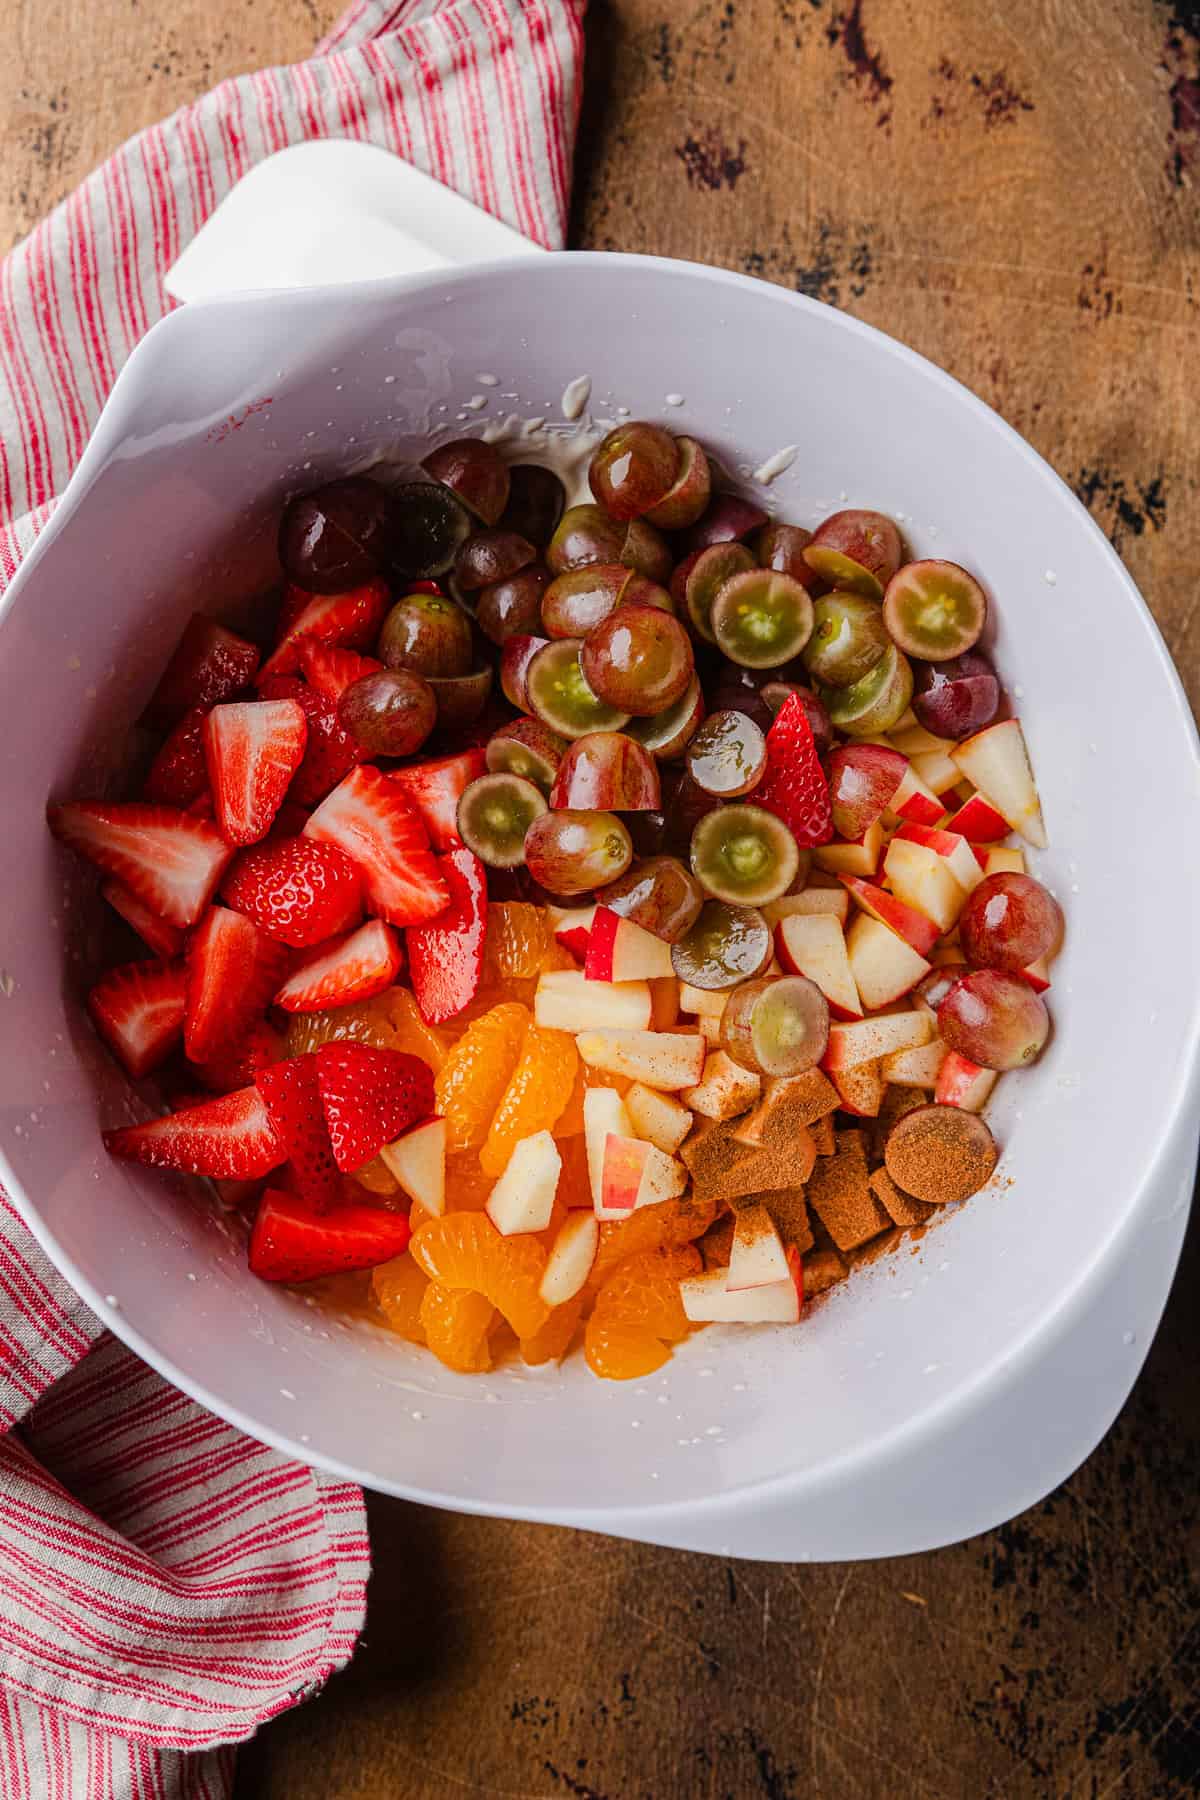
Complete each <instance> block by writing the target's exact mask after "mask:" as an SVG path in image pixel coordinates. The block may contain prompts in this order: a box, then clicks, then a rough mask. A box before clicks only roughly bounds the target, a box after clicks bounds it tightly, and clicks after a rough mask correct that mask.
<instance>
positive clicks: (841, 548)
mask: <svg viewBox="0 0 1200 1800" xmlns="http://www.w3.org/2000/svg"><path fill="white" fill-rule="evenodd" d="M903 555H904V546H903V544H902V543H901V540H900V532H899V529H898V528H897V526H896V524H895V522H894V520H892V519H889V518H888V517H887V515H886V514H885V513H877V512H863V511H859V510H857V509H853V508H852V509H850V510H848V511H845V512H836V513H831V514H830V516H829V517H828V518H827V519H823V520H822V521H821V523H820V524H819V525H818V526H817V529H816V530H815V531H814V532H813V535H812V541H811V542H810V543H809V544H808V546H807V547H806V549H805V551H804V560H805V562H806V563H807V564H808V566H809V568H810V569H815V571H816V573H817V574H818V575H819V576H820V577H821V579H822V581H827V582H828V583H829V585H830V587H838V588H850V589H851V590H852V591H853V592H854V593H856V594H866V595H867V597H868V598H869V599H871V600H882V599H883V590H884V588H885V587H886V586H887V584H888V582H889V581H890V580H891V579H892V576H893V575H894V574H895V573H896V570H897V569H898V568H899V567H900V562H901V558H902V557H903Z"/></svg>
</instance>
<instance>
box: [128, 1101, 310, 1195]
mask: <svg viewBox="0 0 1200 1800" xmlns="http://www.w3.org/2000/svg"><path fill="white" fill-rule="evenodd" d="M104 1146H105V1149H106V1150H107V1151H108V1152H109V1154H110V1156H117V1157H120V1158H122V1159H123V1160H124V1161H126V1162H136V1163H142V1164H143V1165H144V1166H145V1167H146V1168H149V1169H175V1170H178V1171H179V1173H181V1174H184V1175H210V1176H212V1177H214V1178H217V1177H219V1178H221V1179H222V1180H225V1181H249V1180H251V1179H253V1177H254V1176H256V1175H266V1174H269V1172H270V1171H271V1170H272V1169H274V1168H277V1167H278V1166H279V1164H280V1163H281V1162H283V1161H284V1159H285V1157H286V1154H287V1152H286V1150H285V1148H284V1146H283V1144H282V1143H281V1142H280V1139H279V1134H278V1132H277V1131H276V1130H275V1127H274V1126H273V1125H272V1123H271V1120H270V1116H269V1114H268V1112H267V1109H266V1107H265V1105H264V1104H263V1100H262V1096H261V1094H260V1093H259V1092H258V1089H257V1088H253V1087H247V1088H240V1089H239V1090H238V1091H237V1092H236V1093H233V1094H222V1095H221V1096H220V1097H219V1099H216V1100H203V1101H201V1102H200V1104H199V1105H198V1106H188V1107H184V1108H183V1110H182V1111H180V1112H175V1113H168V1114H167V1116H166V1117H165V1118H162V1119H147V1120H146V1122H145V1123H144V1124H142V1125H123V1126H121V1127H119V1128H118V1129H117V1130H116V1131H106V1132H105V1133H104Z"/></svg>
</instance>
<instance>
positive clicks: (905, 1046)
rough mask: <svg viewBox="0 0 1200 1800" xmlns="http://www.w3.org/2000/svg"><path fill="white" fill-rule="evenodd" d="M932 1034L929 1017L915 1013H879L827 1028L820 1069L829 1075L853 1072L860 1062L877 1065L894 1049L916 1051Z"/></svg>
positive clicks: (931, 1020)
mask: <svg viewBox="0 0 1200 1800" xmlns="http://www.w3.org/2000/svg"><path fill="white" fill-rule="evenodd" d="M933 1035H934V1022H933V1019H932V1017H931V1015H930V1014H929V1013H928V1012H926V1011H924V1010H922V1011H920V1012H917V1011H916V1010H914V1011H912V1012H902V1013H879V1014H878V1015H877V1016H876V1017H875V1018H873V1019H858V1020H855V1021H854V1023H852V1024H849V1025H831V1026H830V1027H829V1048H828V1049H827V1050H826V1052H825V1056H824V1060H823V1061H822V1064H821V1067H822V1068H823V1069H826V1070H828V1071H829V1072H830V1073H835V1072H837V1071H840V1070H842V1069H854V1068H857V1067H858V1066H859V1064H860V1063H867V1062H877V1061H878V1060H879V1058H880V1057H881V1056H894V1055H895V1053H896V1052H897V1050H916V1049H919V1047H920V1046H921V1045H922V1044H927V1043H928V1042H929V1040H930V1039H931V1038H932V1037H933Z"/></svg>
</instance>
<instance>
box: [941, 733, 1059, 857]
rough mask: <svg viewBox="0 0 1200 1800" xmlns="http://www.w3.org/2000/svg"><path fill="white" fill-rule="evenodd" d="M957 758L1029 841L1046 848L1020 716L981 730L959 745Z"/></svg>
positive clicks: (972, 778) (956, 750) (965, 772)
mask: <svg viewBox="0 0 1200 1800" xmlns="http://www.w3.org/2000/svg"><path fill="white" fill-rule="evenodd" d="M954 761H955V762H956V763H957V765H958V767H959V768H960V769H961V770H962V772H963V774H964V775H965V776H966V777H967V780H968V781H972V782H974V784H975V786H976V787H977V788H978V789H979V792H980V793H981V794H982V795H983V797H984V799H985V800H988V801H990V802H991V804H992V805H993V806H994V807H995V808H996V811H997V812H998V813H1000V815H1001V816H1002V817H1003V818H1004V819H1005V820H1006V821H1007V823H1008V824H1009V825H1011V827H1012V829H1013V830H1014V831H1017V832H1019V833H1020V834H1021V836H1022V837H1023V838H1024V839H1025V841H1026V843H1028V844H1032V845H1033V847H1034V849H1035V850H1044V849H1045V848H1046V844H1047V841H1048V840H1047V838H1046V827H1045V824H1044V823H1043V821H1042V806H1041V801H1040V800H1039V799H1038V791H1037V787H1036V785H1035V783H1034V779H1033V769H1032V767H1031V765H1030V761H1029V751H1028V749H1027V748H1026V744H1025V734H1024V732H1023V731H1022V730H1021V722H1020V720H1019V719H1002V720H1001V722H1000V723H999V725H989V726H988V727H987V728H986V730H984V731H977V732H976V733H975V736H974V737H969V738H967V739H965V740H964V742H963V743H961V744H958V745H957V746H956V747H955V750H954Z"/></svg>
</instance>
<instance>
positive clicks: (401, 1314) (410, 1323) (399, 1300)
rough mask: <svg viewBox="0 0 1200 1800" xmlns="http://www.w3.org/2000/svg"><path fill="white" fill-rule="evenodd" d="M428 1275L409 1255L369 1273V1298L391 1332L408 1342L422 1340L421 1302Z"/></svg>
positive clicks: (423, 1332)
mask: <svg viewBox="0 0 1200 1800" xmlns="http://www.w3.org/2000/svg"><path fill="white" fill-rule="evenodd" d="M428 1286H429V1277H428V1276H427V1275H426V1273H425V1271H424V1269H419V1268H418V1267H417V1265H416V1263H415V1262H414V1261H413V1259H412V1257H411V1256H408V1255H404V1256H397V1257H394V1258H393V1259H392V1261H391V1262H389V1263H383V1264H381V1266H380V1267H379V1268H378V1269H376V1270H374V1271H373V1273H372V1276H371V1297H372V1299H373V1300H374V1302H375V1304H376V1306H377V1307H378V1308H379V1310H380V1312H381V1313H382V1314H383V1316H384V1318H385V1319H386V1320H387V1322H388V1326H389V1328H390V1329H391V1330H392V1331H395V1332H397V1333H398V1334H399V1335H400V1336H401V1337H403V1338H407V1339H408V1340H409V1342H410V1343H412V1344H423V1343H424V1342H425V1327H424V1326H423V1325H422V1323H421V1302H422V1300H423V1299H424V1298H425V1290H426V1288H427V1287H428Z"/></svg>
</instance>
